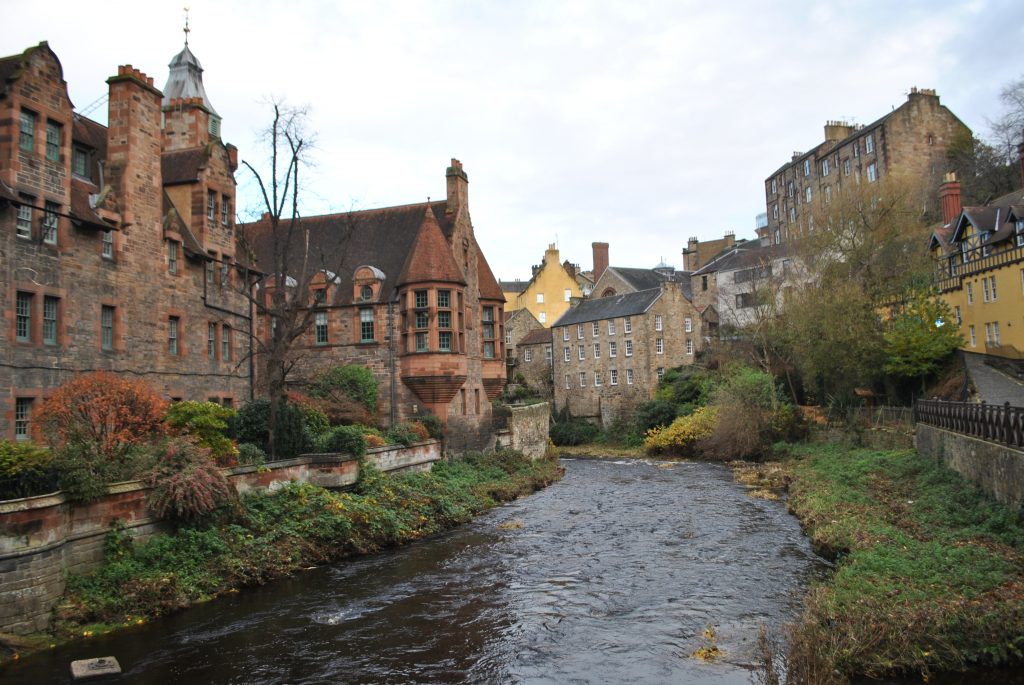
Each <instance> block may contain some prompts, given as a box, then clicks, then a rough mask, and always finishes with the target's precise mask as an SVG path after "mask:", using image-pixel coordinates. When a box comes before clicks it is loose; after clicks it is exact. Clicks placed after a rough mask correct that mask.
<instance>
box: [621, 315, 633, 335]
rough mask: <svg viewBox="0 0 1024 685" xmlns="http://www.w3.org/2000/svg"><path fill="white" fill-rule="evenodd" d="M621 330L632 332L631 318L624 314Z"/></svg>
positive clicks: (627, 332)
mask: <svg viewBox="0 0 1024 685" xmlns="http://www.w3.org/2000/svg"><path fill="white" fill-rule="evenodd" d="M622 332H623V333H626V334H629V333H632V332H633V318H632V317H630V316H625V317H623V318H622Z"/></svg>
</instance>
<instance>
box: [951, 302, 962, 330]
mask: <svg viewBox="0 0 1024 685" xmlns="http://www.w3.org/2000/svg"><path fill="white" fill-rule="evenodd" d="M953 316H954V317H956V325H957V326H959V325H960V324H962V323H963V319H961V318H960V305H957V306H955V307H953Z"/></svg>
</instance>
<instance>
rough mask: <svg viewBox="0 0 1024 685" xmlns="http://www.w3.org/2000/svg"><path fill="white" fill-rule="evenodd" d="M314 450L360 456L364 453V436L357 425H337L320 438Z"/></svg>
mask: <svg viewBox="0 0 1024 685" xmlns="http://www.w3.org/2000/svg"><path fill="white" fill-rule="evenodd" d="M316 450H317V452H337V453H340V454H351V455H353V456H356V457H361V456H363V455H364V454H366V437H365V436H364V435H363V431H362V430H360V428H359V427H358V426H337V427H335V428H332V429H331V430H330V431H328V432H327V433H325V434H324V435H323V436H322V437H321V438H320V441H319V442H318V443H317V444H316Z"/></svg>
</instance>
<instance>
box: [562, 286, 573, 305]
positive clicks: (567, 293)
mask: <svg viewBox="0 0 1024 685" xmlns="http://www.w3.org/2000/svg"><path fill="white" fill-rule="evenodd" d="M564 295H565V301H566V302H568V301H569V300H571V299H572V290H570V289H569V288H566V289H565V293H564Z"/></svg>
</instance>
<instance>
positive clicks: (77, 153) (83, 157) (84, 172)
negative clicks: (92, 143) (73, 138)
mask: <svg viewBox="0 0 1024 685" xmlns="http://www.w3.org/2000/svg"><path fill="white" fill-rule="evenodd" d="M71 173H72V174H74V175H75V176H80V177H81V178H88V177H89V151H88V150H86V149H85V148H84V147H78V146H77V145H76V146H75V147H73V148H71Z"/></svg>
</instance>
